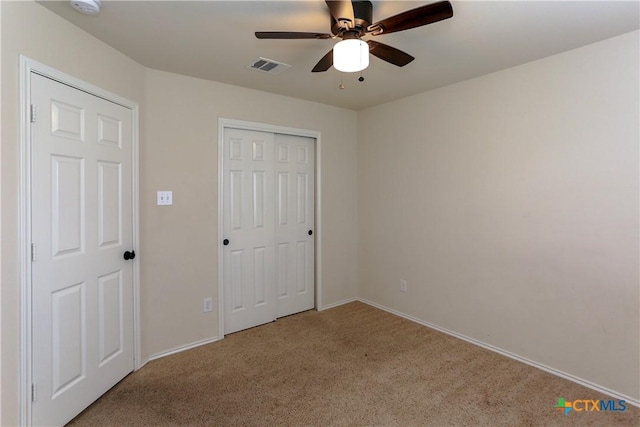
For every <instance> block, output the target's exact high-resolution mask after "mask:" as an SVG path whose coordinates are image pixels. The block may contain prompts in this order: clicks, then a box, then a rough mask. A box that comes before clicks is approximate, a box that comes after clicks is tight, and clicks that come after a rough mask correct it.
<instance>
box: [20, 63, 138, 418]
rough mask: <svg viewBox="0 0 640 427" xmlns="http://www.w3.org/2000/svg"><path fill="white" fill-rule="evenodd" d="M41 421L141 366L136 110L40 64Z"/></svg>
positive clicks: (37, 381)
mask: <svg viewBox="0 0 640 427" xmlns="http://www.w3.org/2000/svg"><path fill="white" fill-rule="evenodd" d="M31 92H32V99H31V102H32V104H33V105H35V107H36V121H35V123H34V124H33V127H32V141H31V146H32V153H33V171H32V238H33V243H34V245H35V248H36V250H35V251H34V254H35V261H34V262H33V263H32V298H33V301H32V307H33V317H32V339H33V355H32V377H33V388H34V391H35V395H36V396H35V399H34V402H33V405H32V423H33V425H64V424H65V423H67V422H68V421H69V420H70V419H71V418H73V417H74V416H75V415H77V414H78V413H79V412H80V411H82V410H83V409H84V408H86V407H87V406H88V405H90V404H91V403H92V402H93V401H94V400H96V399H97V398H98V397H99V396H100V395H101V394H103V393H104V392H105V391H107V390H108V389H109V388H111V387H112V386H113V385H115V384H116V383H117V382H118V381H119V380H121V379H122V378H123V377H124V376H125V375H127V374H128V373H129V372H131V371H132V370H133V368H134V355H133V345H134V344H133V265H132V263H133V261H125V260H124V259H123V253H124V251H130V250H132V249H133V248H132V244H133V231H132V221H133V214H132V164H133V157H132V135H133V133H132V117H133V116H132V112H131V110H129V109H127V108H125V107H122V106H120V105H117V104H114V103H112V102H109V101H106V100H104V99H102V98H98V97H96V96H93V95H89V94H87V93H85V92H82V91H80V90H77V89H74V88H71V87H69V86H66V85H64V84H61V83H58V82H56V81H54V80H50V79H48V78H45V77H42V76H39V75H37V74H32V76H31Z"/></svg>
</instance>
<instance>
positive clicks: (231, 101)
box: [140, 70, 357, 359]
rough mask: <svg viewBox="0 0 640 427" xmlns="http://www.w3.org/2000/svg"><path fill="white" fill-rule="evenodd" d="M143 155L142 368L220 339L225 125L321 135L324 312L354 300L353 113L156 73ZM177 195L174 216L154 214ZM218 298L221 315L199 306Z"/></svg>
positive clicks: (150, 74) (150, 76)
mask: <svg viewBox="0 0 640 427" xmlns="http://www.w3.org/2000/svg"><path fill="white" fill-rule="evenodd" d="M145 81H146V99H145V105H146V108H145V112H144V119H145V123H146V126H147V143H145V144H144V145H143V146H142V147H141V152H140V168H141V186H140V190H141V193H140V194H141V196H140V205H141V213H142V218H143V220H142V224H141V227H142V228H141V232H142V243H143V248H141V256H140V262H141V268H142V272H141V276H142V278H143V284H142V308H143V315H142V319H143V327H142V330H143V331H144V340H143V359H144V358H145V357H149V356H153V355H154V354H157V353H159V352H163V351H166V350H168V349H171V348H175V347H179V346H181V345H185V344H189V343H193V342H197V341H200V340H206V339H210V338H212V337H216V336H218V314H217V304H216V303H215V302H217V295H218V291H217V277H218V269H217V259H218V251H217V248H218V240H219V238H220V237H219V236H218V234H217V226H218V205H217V203H218V171H217V165H218V118H219V117H223V118H227V119H236V120H245V121H251V122H259V123H267V124H272V125H278V126H288V127H295V128H302V129H309V130H315V131H320V132H321V153H320V156H321V162H322V183H321V187H322V199H321V205H322V212H321V215H322V222H323V232H322V236H321V237H322V254H321V255H322V270H321V273H322V283H323V300H322V304H323V305H327V304H331V303H335V302H338V301H342V300H345V299H349V298H354V297H355V296H356V285H357V257H356V254H357V248H356V244H357V238H356V232H357V217H356V213H357V209H356V203H357V195H356V188H357V174H356V166H357V162H356V154H357V148H356V139H357V132H356V123H357V120H356V113H355V112H354V111H350V110H344V109H340V108H335V107H330V106H326V105H322V104H317V103H313V102H308V101H302V100H298V99H293V98H288V97H283V96H278V95H273V94H269V93H265V92H258V91H255V90H249V89H242V88H239V87H235V86H229V85H224V84H220V83H215V82H211V81H206V80H200V79H195V78H191V77H185V76H181V75H176V74H171V73H165V72H161V71H155V70H147V73H146V79H145ZM158 190H172V191H173V199H174V201H173V203H174V205H173V206H171V207H158V206H156V205H155V194H156V191H158ZM207 296H212V297H214V307H215V309H214V311H213V312H211V313H203V312H202V299H203V298H204V297H207Z"/></svg>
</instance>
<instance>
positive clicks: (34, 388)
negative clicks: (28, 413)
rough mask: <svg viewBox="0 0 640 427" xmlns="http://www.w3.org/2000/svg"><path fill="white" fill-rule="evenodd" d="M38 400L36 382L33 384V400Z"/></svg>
mask: <svg viewBox="0 0 640 427" xmlns="http://www.w3.org/2000/svg"><path fill="white" fill-rule="evenodd" d="M36 400H38V385H37V384H36V383H33V384H31V401H32V402H35V401H36Z"/></svg>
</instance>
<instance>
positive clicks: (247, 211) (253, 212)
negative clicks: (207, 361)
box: [222, 128, 315, 334]
mask: <svg viewBox="0 0 640 427" xmlns="http://www.w3.org/2000/svg"><path fill="white" fill-rule="evenodd" d="M223 144H224V146H223V159H222V160H223V205H224V206H223V236H222V239H223V244H224V246H223V265H222V269H223V282H224V283H223V289H224V304H223V305H224V325H225V326H224V330H225V333H226V334H228V333H232V332H236V331H239V330H242V329H247V328H250V327H253V326H257V325H261V324H263V323H267V322H271V321H273V320H275V319H276V318H277V317H282V316H287V315H290V314H293V313H298V312H300V311H304V310H308V309H311V308H313V306H314V302H315V299H314V298H315V287H314V277H315V274H314V263H315V258H314V237H315V236H314V234H313V233H314V231H315V230H314V194H315V191H314V173H315V172H314V164H315V161H314V152H315V147H314V144H315V140H314V139H313V138H305V137H298V136H289V135H280V134H274V133H270V132H258V131H251V130H241V129H230V128H227V129H225V131H224V139H223Z"/></svg>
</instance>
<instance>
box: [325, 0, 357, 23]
mask: <svg viewBox="0 0 640 427" xmlns="http://www.w3.org/2000/svg"><path fill="white" fill-rule="evenodd" d="M325 1H326V3H327V6H329V10H330V11H331V16H333V19H335V20H336V22H345V23H347V26H348V27H349V28H353V27H354V26H355V17H354V15H353V4H351V1H350V0H338V1H335V0H325Z"/></svg>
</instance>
